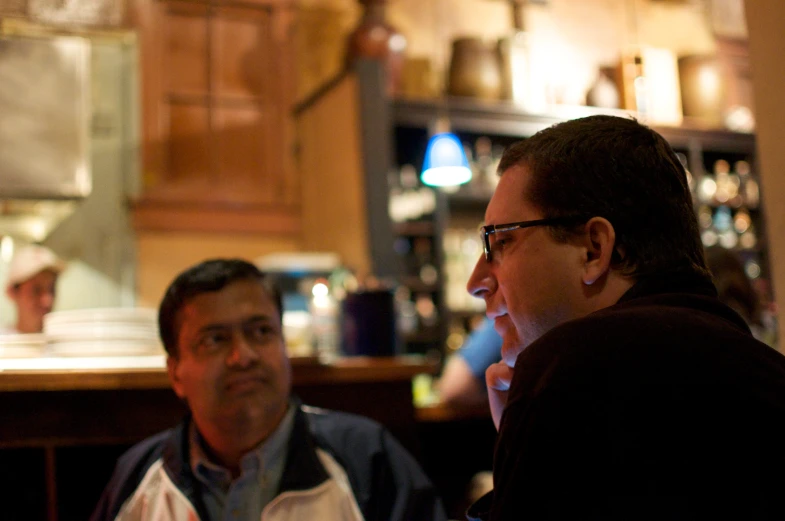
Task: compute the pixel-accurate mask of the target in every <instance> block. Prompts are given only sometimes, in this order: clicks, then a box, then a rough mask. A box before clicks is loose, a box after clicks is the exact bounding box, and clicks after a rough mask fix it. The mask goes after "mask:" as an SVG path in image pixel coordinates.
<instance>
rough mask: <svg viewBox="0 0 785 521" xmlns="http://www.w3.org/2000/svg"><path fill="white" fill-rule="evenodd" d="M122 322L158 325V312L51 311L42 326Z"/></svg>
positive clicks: (116, 309)
mask: <svg viewBox="0 0 785 521" xmlns="http://www.w3.org/2000/svg"><path fill="white" fill-rule="evenodd" d="M82 322H87V323H94V322H122V323H142V324H156V325H157V324H158V311H157V310H155V309H152V308H94V309H69V310H66V311H53V312H51V313H49V314H47V315H45V316H44V325H46V324H58V323H69V324H73V323H82Z"/></svg>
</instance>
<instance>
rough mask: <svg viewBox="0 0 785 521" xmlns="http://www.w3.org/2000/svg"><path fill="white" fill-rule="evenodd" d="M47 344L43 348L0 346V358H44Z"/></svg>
mask: <svg viewBox="0 0 785 521" xmlns="http://www.w3.org/2000/svg"><path fill="white" fill-rule="evenodd" d="M45 351H46V344H44V345H41V346H32V345H31V346H21V345H0V358H36V357H39V356H43V355H44V354H46V353H45Z"/></svg>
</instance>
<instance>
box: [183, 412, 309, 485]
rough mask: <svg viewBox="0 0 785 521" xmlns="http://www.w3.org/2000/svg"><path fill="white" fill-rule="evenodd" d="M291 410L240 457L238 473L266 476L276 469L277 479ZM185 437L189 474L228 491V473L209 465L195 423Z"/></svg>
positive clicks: (288, 433)
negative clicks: (187, 446)
mask: <svg viewBox="0 0 785 521" xmlns="http://www.w3.org/2000/svg"><path fill="white" fill-rule="evenodd" d="M295 409H296V407H294V406H293V405H292V404H291V403H290V404H289V407H288V409H287V410H286V414H285V415H284V417H283V420H281V422H280V423H279V424H278V427H276V428H275V430H274V431H273V432H272V433H271V434H270V436H268V437H267V439H265V440H264V441H262V442H261V443H259V445H257V446H256V447H254V448H253V449H251V450H250V451H249V452H248V453H246V454H245V455H243V457H242V458H241V459H240V470H241V472H242V473H246V472H263V473H266V472H268V471H270V470H274V469H277V470H278V472H279V475H280V469H282V468H283V464H284V462H285V458H286V452H287V446H288V443H289V437H290V436H291V433H292V427H293V426H294V413H295ZM188 435H189V438H190V443H189V445H190V447H191V451H190V452H191V454H190V463H191V470H192V471H193V473H194V475H195V476H196V477H197V478H198V479H199V480H200V481H202V482H205V483H206V484H208V485H213V486H218V487H219V488H221V489H224V490H228V488H229V486H230V485H231V482H232V479H231V473H230V472H229V470H228V469H226V468H225V467H223V466H221V465H220V464H218V463H215V462H214V461H212V459H211V458H210V455H209V448H208V446H207V442H206V441H205V440H204V438H203V437H202V435H201V433H199V430H198V429H197V427H196V423H195V422H191V425H190V429H189V433H188Z"/></svg>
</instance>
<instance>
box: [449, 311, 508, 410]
mask: <svg viewBox="0 0 785 521" xmlns="http://www.w3.org/2000/svg"><path fill="white" fill-rule="evenodd" d="M501 349H502V338H501V337H500V336H499V334H498V333H497V332H496V331H495V330H494V329H493V321H491V320H488V319H487V318H486V319H484V320H483V322H482V323H481V324H480V325H479V326H478V327H477V328H476V329H475V330H474V331H472V332H471V333H470V334H469V336H468V337H466V340H465V341H464V343H463V344H462V345H461V347H460V348H459V349H458V351H456V352H455V353H454V354H453V355H451V356H450V357H449V358H448V359H447V363H446V364H445V366H444V370H443V371H442V374H441V376H440V377H439V380H438V382H437V393H438V395H439V400H440V401H441V402H442V403H443V404H445V405H447V406H450V407H455V408H460V407H479V406H482V405H486V404H487V403H488V390H487V388H486V386H485V371H486V370H487V369H488V367H489V366H490V365H491V364H495V363H496V362H498V361H499V360H501V356H502V355H501Z"/></svg>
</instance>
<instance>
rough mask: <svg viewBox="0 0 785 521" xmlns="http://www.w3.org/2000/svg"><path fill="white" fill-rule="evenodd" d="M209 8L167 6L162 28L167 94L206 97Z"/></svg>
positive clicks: (162, 50) (163, 69)
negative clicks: (200, 95)
mask: <svg viewBox="0 0 785 521" xmlns="http://www.w3.org/2000/svg"><path fill="white" fill-rule="evenodd" d="M206 14H207V9H206V8H205V7H202V6H184V5H180V4H172V5H168V6H166V7H165V14H164V18H163V20H162V22H163V23H162V24H161V28H162V29H163V31H164V34H165V36H164V47H163V49H161V54H162V64H161V69H162V72H163V74H164V77H165V84H164V85H165V87H164V88H165V91H164V93H163V94H164V95H166V94H202V95H204V94H207V93H208V91H209V86H208V77H207V62H206V61H205V59H204V57H205V55H206V54H207V42H208V38H207V30H208V24H207V18H206Z"/></svg>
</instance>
